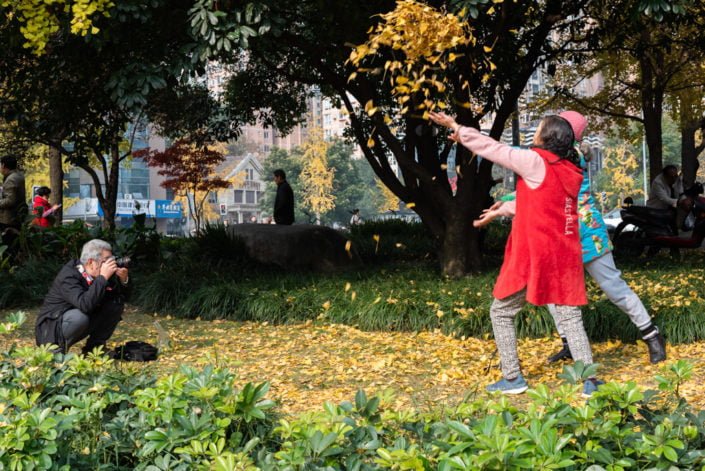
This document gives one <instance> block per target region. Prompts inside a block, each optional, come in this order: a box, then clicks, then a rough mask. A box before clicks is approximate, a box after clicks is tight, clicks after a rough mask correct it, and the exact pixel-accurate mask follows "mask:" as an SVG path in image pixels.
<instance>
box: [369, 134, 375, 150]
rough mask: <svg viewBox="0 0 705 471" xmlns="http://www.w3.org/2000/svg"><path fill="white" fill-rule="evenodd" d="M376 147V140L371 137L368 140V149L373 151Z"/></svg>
mask: <svg viewBox="0 0 705 471" xmlns="http://www.w3.org/2000/svg"><path fill="white" fill-rule="evenodd" d="M374 146H375V140H374V138H372V137H371V138H369V139H367V147H369V148H370V149H371V148H373V147H374Z"/></svg>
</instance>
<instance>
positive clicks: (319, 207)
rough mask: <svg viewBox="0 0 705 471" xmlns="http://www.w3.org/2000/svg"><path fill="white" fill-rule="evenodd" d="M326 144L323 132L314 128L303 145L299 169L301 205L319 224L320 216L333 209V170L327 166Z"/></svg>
mask: <svg viewBox="0 0 705 471" xmlns="http://www.w3.org/2000/svg"><path fill="white" fill-rule="evenodd" d="M328 147H329V145H328V143H327V142H326V141H325V140H324V139H323V131H322V130H321V129H320V128H314V129H312V130H311V131H310V133H309V139H308V140H307V141H306V142H305V143H304V144H303V146H302V148H303V167H302V169H301V177H300V180H301V190H302V193H303V195H302V203H303V206H304V207H305V208H308V209H309V210H311V212H312V213H313V214H314V215H315V217H316V224H321V216H322V215H323V214H325V213H327V212H328V211H330V210H331V209H333V208H335V195H334V194H333V178H334V175H335V169H333V168H330V167H329V165H328Z"/></svg>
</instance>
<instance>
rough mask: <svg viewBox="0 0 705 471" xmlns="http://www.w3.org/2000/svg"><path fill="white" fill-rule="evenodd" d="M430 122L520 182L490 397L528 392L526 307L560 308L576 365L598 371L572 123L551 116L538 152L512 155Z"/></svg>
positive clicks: (478, 136)
mask: <svg viewBox="0 0 705 471" xmlns="http://www.w3.org/2000/svg"><path fill="white" fill-rule="evenodd" d="M430 117H431V120H432V121H434V122H435V123H436V124H439V125H442V126H445V127H447V128H450V129H452V130H453V135H452V136H451V139H453V140H454V141H456V142H459V143H460V144H462V145H463V146H465V147H466V148H468V149H469V150H471V151H472V152H473V153H475V154H477V155H480V156H482V157H483V158H485V159H487V160H491V161H492V162H495V163H497V164H499V165H502V166H503V167H506V168H508V169H510V170H512V171H514V172H515V173H516V174H517V175H519V179H518V180H517V191H516V217H515V218H514V222H513V224H512V230H511V233H510V235H509V239H508V240H507V246H506V249H505V252H504V263H503V264H502V268H501V270H500V272H499V277H498V278H497V282H496V284H495V287H494V290H493V293H492V294H493V296H494V298H495V299H494V301H493V303H492V307H491V308H490V318H491V320H492V330H493V332H494V337H495V343H496V345H497V350H498V351H499V356H500V362H501V367H502V376H503V378H502V379H501V380H500V381H498V382H496V383H494V384H491V385H489V386H487V390H488V391H490V392H491V391H500V392H502V393H505V394H519V393H522V392H524V391H526V390H527V389H528V385H527V383H526V381H525V380H524V377H523V376H522V374H521V367H520V364H519V357H518V353H517V339H516V329H515V326H514V320H515V317H516V315H517V314H518V313H519V311H520V310H521V309H522V307H523V306H524V304H525V303H526V302H529V303H531V304H534V305H538V306H540V305H545V304H555V305H556V311H557V313H558V320H559V322H560V324H561V327H562V328H563V329H565V330H564V332H565V334H566V337H567V340H568V345H569V346H570V351H571V353H572V354H573V358H574V359H575V361H582V362H583V364H585V365H586V366H587V365H590V364H592V350H591V348H590V342H589V341H588V338H587V334H586V333H585V327H584V326H583V320H582V314H581V311H580V307H579V306H581V305H584V304H586V303H587V296H586V293H585V277H584V273H583V264H582V263H583V262H582V249H581V245H580V236H579V232H578V223H579V219H578V204H577V202H578V201H577V198H578V192H579V190H580V184H581V183H582V179H583V177H582V172H581V170H580V168H579V167H578V165H579V157H578V154H577V152H576V150H575V149H574V148H573V142H574V140H575V136H574V134H573V129H572V128H571V126H570V123H568V121H566V120H565V119H563V118H561V117H559V116H547V117H546V118H544V119H543V120H542V121H541V123H540V124H539V127H538V129H537V130H536V134H535V135H534V142H533V147H532V148H531V149H514V148H512V147H509V146H507V145H505V144H502V143H500V142H497V141H495V140H494V139H492V138H490V137H487V136H484V135H482V133H480V131H479V130H477V129H473V128H470V127H465V126H460V125H458V123H456V122H455V119H454V118H452V117H450V116H448V115H446V114H444V113H431V114H430ZM599 384H601V382H600V381H598V380H597V379H596V378H590V379H588V380H586V381H585V383H584V385H583V394H584V395H586V396H589V395H591V394H592V393H593V392H594V391H595V390H596V389H597V386H598V385H599Z"/></svg>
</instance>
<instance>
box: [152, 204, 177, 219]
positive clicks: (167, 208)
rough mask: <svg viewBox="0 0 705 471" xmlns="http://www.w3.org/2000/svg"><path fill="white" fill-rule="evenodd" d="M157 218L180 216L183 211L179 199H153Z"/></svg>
mask: <svg viewBox="0 0 705 471" xmlns="http://www.w3.org/2000/svg"><path fill="white" fill-rule="evenodd" d="M154 204H155V206H156V209H157V211H156V214H157V219H169V218H181V217H182V215H183V211H182V209H181V202H180V201H172V200H154Z"/></svg>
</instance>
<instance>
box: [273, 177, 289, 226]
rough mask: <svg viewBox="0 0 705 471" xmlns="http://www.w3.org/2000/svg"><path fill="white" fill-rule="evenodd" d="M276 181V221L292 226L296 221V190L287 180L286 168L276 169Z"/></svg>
mask: <svg viewBox="0 0 705 471" xmlns="http://www.w3.org/2000/svg"><path fill="white" fill-rule="evenodd" d="M274 183H276V184H277V197H276V198H275V199H274V222H276V223H277V224H283V225H286V226H290V225H292V224H293V223H294V190H292V189H291V185H289V182H287V181H286V173H284V170H282V169H280V168H279V169H277V170H275V171H274Z"/></svg>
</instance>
